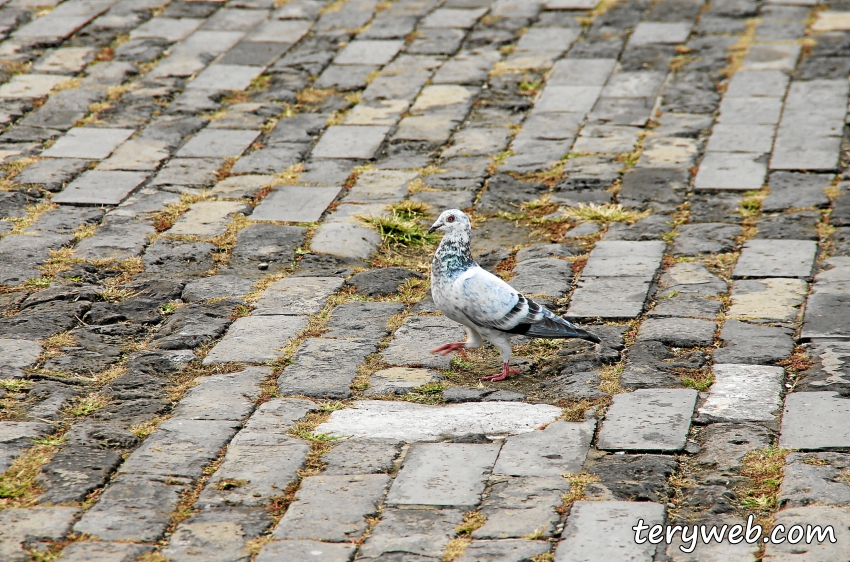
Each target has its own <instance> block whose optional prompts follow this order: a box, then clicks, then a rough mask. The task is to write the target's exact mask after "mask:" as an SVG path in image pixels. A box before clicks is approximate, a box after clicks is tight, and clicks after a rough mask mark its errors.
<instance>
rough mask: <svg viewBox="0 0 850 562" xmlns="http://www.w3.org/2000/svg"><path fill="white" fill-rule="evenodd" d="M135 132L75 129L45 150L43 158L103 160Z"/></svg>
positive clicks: (87, 128) (126, 130) (93, 128)
mask: <svg viewBox="0 0 850 562" xmlns="http://www.w3.org/2000/svg"><path fill="white" fill-rule="evenodd" d="M135 132H136V131H134V130H133V129H100V128H95V127H75V128H73V129H71V130H69V131H68V132H67V133H65V136H63V137H60V138H59V140H57V141H56V143H55V144H54V145H53V146H51V147H50V148H48V149H47V150H45V151H44V152H43V153H42V156H44V157H49V158H86V159H91V160H103V159H104V158H106V157H107V156H109V155H110V154H112V151H113V150H115V149H116V148H118V146H119V145H121V143H123V142H124V141H126V140H127V139H128V138H130V137H131V136H132V135H133V133H135Z"/></svg>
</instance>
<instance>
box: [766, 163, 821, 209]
mask: <svg viewBox="0 0 850 562" xmlns="http://www.w3.org/2000/svg"><path fill="white" fill-rule="evenodd" d="M831 181H832V175H830V174H799V173H792V172H774V173H772V174H770V182H769V184H770V195H768V196H767V198H766V199H765V200H764V201H762V202H761V210H762V212H765V213H773V212H777V211H785V210H787V209H790V208H792V207H826V206H828V205H829V199H828V198H827V196H826V194H825V193H824V191H823V190H824V188H826V187H829V183H830V182H831Z"/></svg>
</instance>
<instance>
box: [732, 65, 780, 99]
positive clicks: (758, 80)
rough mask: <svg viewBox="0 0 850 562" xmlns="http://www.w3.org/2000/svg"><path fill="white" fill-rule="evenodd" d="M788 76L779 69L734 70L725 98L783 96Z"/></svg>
mask: <svg viewBox="0 0 850 562" xmlns="http://www.w3.org/2000/svg"><path fill="white" fill-rule="evenodd" d="M789 82H790V78H789V76H788V74H787V73H786V72H782V71H781V70H748V71H739V72H736V73H735V74H734V75H733V76H732V79H731V80H730V81H729V87H728V88H727V89H726V93H725V94H724V96H723V97H724V99H725V98H752V97H768V98H784V97H785V91H786V90H787V89H788V83H789Z"/></svg>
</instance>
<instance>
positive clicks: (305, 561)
mask: <svg viewBox="0 0 850 562" xmlns="http://www.w3.org/2000/svg"><path fill="white" fill-rule="evenodd" d="M355 550H357V545H356V544H339V543H336V544H335V543H327V542H321V541H272V542H269V543H265V545H263V549H262V550H261V551H260V554H259V555H257V559H256V560H257V562H277V561H279V560H286V561H287V562H314V561H317V560H321V561H322V562H349V561H350V560H351V559H352V557H353V556H354V551H355Z"/></svg>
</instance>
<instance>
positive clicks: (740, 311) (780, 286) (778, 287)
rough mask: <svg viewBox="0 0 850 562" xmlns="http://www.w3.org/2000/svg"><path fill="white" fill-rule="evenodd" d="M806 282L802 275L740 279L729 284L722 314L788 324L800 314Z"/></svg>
mask: <svg viewBox="0 0 850 562" xmlns="http://www.w3.org/2000/svg"><path fill="white" fill-rule="evenodd" d="M808 288H809V285H808V283H806V282H805V281H803V280H802V279H741V280H738V281H735V284H734V286H733V288H732V306H730V307H729V310H728V311H727V312H726V317H727V318H731V319H733V320H746V321H749V322H755V323H771V324H783V325H787V326H792V325H794V324H796V321H797V317H798V316H799V315H800V307H801V305H803V303H804V302H805V300H806V293H807V291H808Z"/></svg>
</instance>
